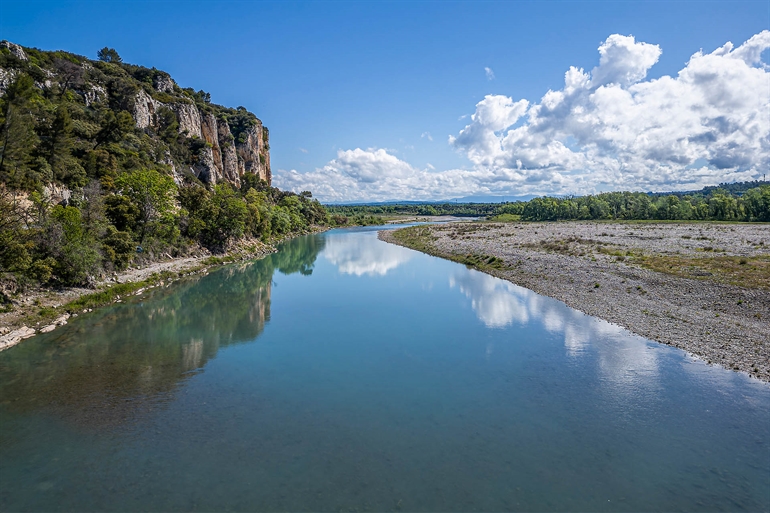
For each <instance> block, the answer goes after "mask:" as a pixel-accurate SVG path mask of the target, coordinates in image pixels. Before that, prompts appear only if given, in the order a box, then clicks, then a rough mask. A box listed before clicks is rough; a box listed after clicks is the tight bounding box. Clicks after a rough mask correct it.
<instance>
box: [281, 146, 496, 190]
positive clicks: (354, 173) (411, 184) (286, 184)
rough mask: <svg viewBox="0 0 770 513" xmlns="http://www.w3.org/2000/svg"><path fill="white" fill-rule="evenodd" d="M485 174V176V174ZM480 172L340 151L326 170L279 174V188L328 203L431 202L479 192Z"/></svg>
mask: <svg viewBox="0 0 770 513" xmlns="http://www.w3.org/2000/svg"><path fill="white" fill-rule="evenodd" d="M482 173H483V172H482ZM474 175H476V171H472V172H471V171H466V170H459V169H458V170H449V171H439V172H436V171H432V170H430V169H429V168H426V169H420V168H416V167H414V166H412V165H411V164H409V163H408V162H405V161H403V160H401V159H399V158H398V157H396V156H395V155H392V154H391V153H389V152H388V151H387V150H384V149H382V148H379V149H375V148H369V149H366V150H363V149H361V148H356V149H354V150H338V151H337V158H335V159H333V160H331V161H330V162H329V163H328V164H326V165H325V166H324V167H322V168H319V169H316V170H314V171H310V172H306V173H300V172H298V171H295V170H291V171H283V170H278V171H277V172H276V173H275V175H274V177H273V180H274V182H275V184H276V185H277V186H278V187H281V188H283V189H289V190H291V191H294V192H300V191H303V190H311V191H313V197H315V198H318V199H319V200H320V201H324V202H349V201H350V202H353V201H385V200H393V199H413V200H430V199H436V198H445V197H447V195H450V196H451V195H456V194H464V193H465V191H467V190H472V189H475V187H477V186H476V184H475V183H474V182H475V176H474Z"/></svg>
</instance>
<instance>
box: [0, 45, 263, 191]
mask: <svg viewBox="0 0 770 513" xmlns="http://www.w3.org/2000/svg"><path fill="white" fill-rule="evenodd" d="M19 73H26V74H29V75H31V76H33V78H34V79H35V87H37V88H38V89H40V90H42V91H43V93H44V94H46V95H48V96H52V97H56V96H58V95H65V94H69V95H73V94H74V95H75V97H74V98H72V99H71V100H76V101H77V102H78V103H79V104H80V105H81V106H82V108H76V109H72V112H74V113H76V114H77V115H78V116H79V118H80V119H77V120H76V123H78V125H77V128H78V129H79V130H80V131H81V132H82V133H84V134H86V137H89V138H93V137H94V135H93V134H90V135H89V134H88V130H89V129H90V127H93V126H95V125H102V124H103V122H104V119H105V115H106V114H105V113H106V112H107V111H110V110H111V111H112V112H113V113H114V114H115V115H117V114H118V113H120V112H122V111H127V112H128V113H130V114H131V116H132V117H133V120H134V123H135V126H136V129H137V134H140V133H141V134H143V136H142V137H148V138H149V139H150V141H151V143H150V146H151V151H150V153H151V154H152V155H155V162H157V163H158V164H159V165H161V166H166V169H168V170H169V171H170V172H171V174H172V175H173V176H174V179H175V180H176V181H177V182H178V183H181V182H182V181H183V180H185V177H186V176H187V177H188V178H192V176H194V177H195V178H197V179H199V180H201V181H202V182H204V183H206V184H210V185H214V184H217V183H220V182H222V181H227V182H230V183H232V184H233V185H236V186H240V184H241V179H242V177H243V176H244V175H246V174H252V175H255V176H257V177H259V178H260V179H262V180H264V181H266V182H267V183H268V184H270V183H271V172H270V146H269V142H268V130H267V128H266V127H264V126H263V124H262V121H260V120H259V119H258V118H257V117H256V116H254V114H252V113H250V112H248V111H247V110H246V109H245V108H243V107H238V108H237V109H232V108H227V107H223V106H220V105H216V104H212V103H211V101H210V96H209V95H208V94H207V93H205V92H203V91H197V92H196V91H194V90H193V89H190V88H181V87H179V86H178V85H177V84H176V82H175V81H174V80H173V79H172V78H171V76H169V74H168V73H165V72H163V71H160V70H157V69H155V68H152V69H150V68H145V67H142V66H135V65H131V64H126V63H122V62H102V61H96V60H91V59H87V58H86V57H82V56H78V55H74V54H69V53H66V52H44V51H40V50H37V49H34V48H24V47H22V46H19V45H17V44H14V43H11V42H8V41H2V42H0V96H2V95H3V94H4V92H5V90H6V89H7V87H8V86H9V84H10V83H11V82H12V81H13V80H15V78H16V76H17V75H18V74H19ZM173 133H176V134H178V136H173V135H170V134H173ZM140 146H141V145H140ZM140 151H141V150H140ZM96 174H98V172H97V173H96Z"/></svg>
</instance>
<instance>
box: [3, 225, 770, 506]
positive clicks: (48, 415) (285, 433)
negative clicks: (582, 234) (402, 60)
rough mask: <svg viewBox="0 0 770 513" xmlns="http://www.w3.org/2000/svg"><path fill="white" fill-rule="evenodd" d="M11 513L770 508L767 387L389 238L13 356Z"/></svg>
mask: <svg viewBox="0 0 770 513" xmlns="http://www.w3.org/2000/svg"><path fill="white" fill-rule="evenodd" d="M0 510H2V511H139V510H142V511H147V510H150V511H214V510H215V511H231V510H234V511H278V510H290V511H471V510H473V511H507V510H518V511H768V510H770V386H768V385H767V384H765V383H761V382H759V381H757V380H754V379H751V378H749V377H747V376H746V375H745V374H739V373H735V372H731V371H727V370H724V369H721V368H718V367H710V366H708V365H706V364H704V363H703V362H702V361H699V360H696V359H694V358H691V357H689V356H687V355H686V354H685V353H684V352H682V351H679V350H676V349H672V348H670V347H667V346H664V345H660V344H657V343H654V342H650V341H648V340H645V339H643V338H641V337H638V336H635V335H632V334H630V333H629V332H627V331H625V330H623V329H621V328H618V327H617V326H614V325H611V324H609V323H607V322H604V321H601V320H598V319H595V318H592V317H589V316H586V315H584V314H582V313H580V312H577V311H575V310H572V309H570V308H568V307H566V306H565V305H564V304H563V303H560V302H557V301H555V300H552V299H549V298H546V297H542V296H539V295H537V294H535V293H533V292H531V291H529V290H526V289H523V288H520V287H517V286H515V285H512V284H510V283H508V282H505V281H501V280H498V279H495V278H493V277H490V276H488V275H485V274H482V273H479V272H476V271H473V270H470V269H468V268H466V267H464V266H462V265H459V264H456V263H452V262H448V261H444V260H440V259H436V258H433V257H429V256H426V255H423V254H420V253H417V252H414V251H411V250H408V249H405V248H401V247H398V246H394V245H389V244H386V243H384V242H381V241H379V240H377V237H376V232H375V231H374V230H366V229H361V230H337V231H332V232H328V233H325V234H319V235H313V236H308V237H302V238H298V239H295V240H292V241H289V242H287V243H285V244H284V245H283V246H282V247H281V248H280V251H279V252H278V253H276V254H274V255H270V256H268V257H267V258H265V259H263V260H261V261H257V262H252V263H248V264H240V265H232V266H228V267H224V268H221V269H219V270H216V271H215V272H212V273H210V274H209V275H206V276H199V277H196V278H191V279H187V280H183V281H179V282H175V283H173V284H171V285H169V286H167V287H162V288H156V289H153V290H151V291H149V292H147V293H145V294H143V295H142V296H137V297H134V298H131V299H130V300H129V301H127V302H125V303H120V304H116V305H114V306H112V307H108V308H104V309H100V310H98V311H95V312H92V313H90V314H85V315H81V316H79V317H77V318H74V319H72V322H70V323H69V324H68V325H66V326H64V327H63V328H60V329H57V330H55V331H53V332H51V333H49V334H45V335H39V336H36V337H34V338H31V339H29V340H26V341H24V342H23V343H22V344H20V345H18V346H16V347H14V348H12V349H9V350H7V351H4V352H2V353H0Z"/></svg>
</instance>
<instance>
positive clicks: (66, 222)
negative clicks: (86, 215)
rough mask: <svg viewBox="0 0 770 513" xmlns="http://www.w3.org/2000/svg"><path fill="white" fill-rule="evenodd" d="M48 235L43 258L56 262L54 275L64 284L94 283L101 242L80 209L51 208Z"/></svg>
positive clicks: (59, 206) (58, 206)
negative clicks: (91, 230)
mask: <svg viewBox="0 0 770 513" xmlns="http://www.w3.org/2000/svg"><path fill="white" fill-rule="evenodd" d="M46 228H47V230H46V232H45V234H44V236H45V237H46V238H47V240H48V241H49V243H48V244H45V245H42V244H39V245H38V247H39V248H41V249H44V250H45V253H44V254H43V255H42V256H43V258H46V259H47V258H50V259H51V260H49V261H53V262H55V265H54V266H53V269H52V271H53V277H54V278H55V279H56V280H57V281H58V282H60V283H61V284H63V285H90V284H92V283H93V281H94V276H95V275H96V274H98V272H99V264H100V261H101V255H100V253H99V244H98V242H97V241H96V239H95V238H94V237H93V235H92V234H90V233H89V232H88V231H87V230H86V229H85V226H84V224H83V219H82V216H81V212H80V210H79V209H77V208H75V207H65V206H62V205H57V206H55V207H54V208H53V209H51V216H50V220H49V222H48V223H47V226H46Z"/></svg>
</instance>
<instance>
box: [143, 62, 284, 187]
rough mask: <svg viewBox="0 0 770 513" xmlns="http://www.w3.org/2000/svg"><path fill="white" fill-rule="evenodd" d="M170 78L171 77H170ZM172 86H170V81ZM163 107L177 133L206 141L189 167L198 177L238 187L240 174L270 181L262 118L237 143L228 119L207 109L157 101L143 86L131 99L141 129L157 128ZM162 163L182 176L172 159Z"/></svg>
mask: <svg viewBox="0 0 770 513" xmlns="http://www.w3.org/2000/svg"><path fill="white" fill-rule="evenodd" d="M169 80H171V78H170V77H169ZM171 87H172V88H173V81H172V82H171ZM162 107H168V108H169V109H171V110H172V111H173V112H174V114H176V117H177V121H178V122H179V133H181V134H183V135H185V136H187V137H197V138H200V139H203V140H204V141H205V142H206V147H205V148H203V149H201V150H200V152H199V154H198V161H197V162H196V163H195V164H194V165H193V166H192V167H191V168H190V171H191V172H192V173H193V174H194V175H195V176H196V177H198V178H199V179H200V180H201V181H203V182H205V183H209V184H212V185H213V184H217V183H219V182H221V181H223V180H226V181H228V182H230V183H232V184H233V185H235V186H236V187H240V185H241V177H242V176H243V175H244V174H246V173H250V174H253V175H257V176H259V177H260V178H261V179H262V180H265V181H266V182H267V183H271V179H272V175H271V172H270V151H269V147H268V131H267V129H266V128H264V126H263V125H262V123H261V122H258V123H257V124H256V125H254V126H253V127H251V128H249V129H248V130H247V131H246V132H245V133H244V134H242V136H241V140H243V142H242V143H240V144H238V143H236V142H235V139H234V137H233V134H232V132H231V131H230V126H229V125H228V124H227V121H225V120H223V119H217V117H216V116H214V115H213V114H210V113H208V112H201V111H200V110H199V109H198V108H197V107H196V106H195V105H193V104H191V103H183V102H175V103H170V104H165V103H163V102H159V101H158V100H156V99H154V98H152V97H151V96H150V95H149V94H147V93H146V92H145V91H144V90H140V91H139V92H138V93H137V95H136V98H135V101H134V110H133V115H134V119H135V120H136V126H137V127H138V128H142V129H147V128H157V126H158V115H157V113H158V110H159V109H160V108H162ZM244 139H245V140H244ZM167 160H169V161H170V160H171V159H167ZM164 163H166V164H169V165H171V166H172V168H173V171H174V172H175V174H174V176H175V179H177V178H178V179H179V180H181V176H180V175H178V173H177V172H176V168H175V167H174V165H173V161H171V163H169V162H167V161H164Z"/></svg>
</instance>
